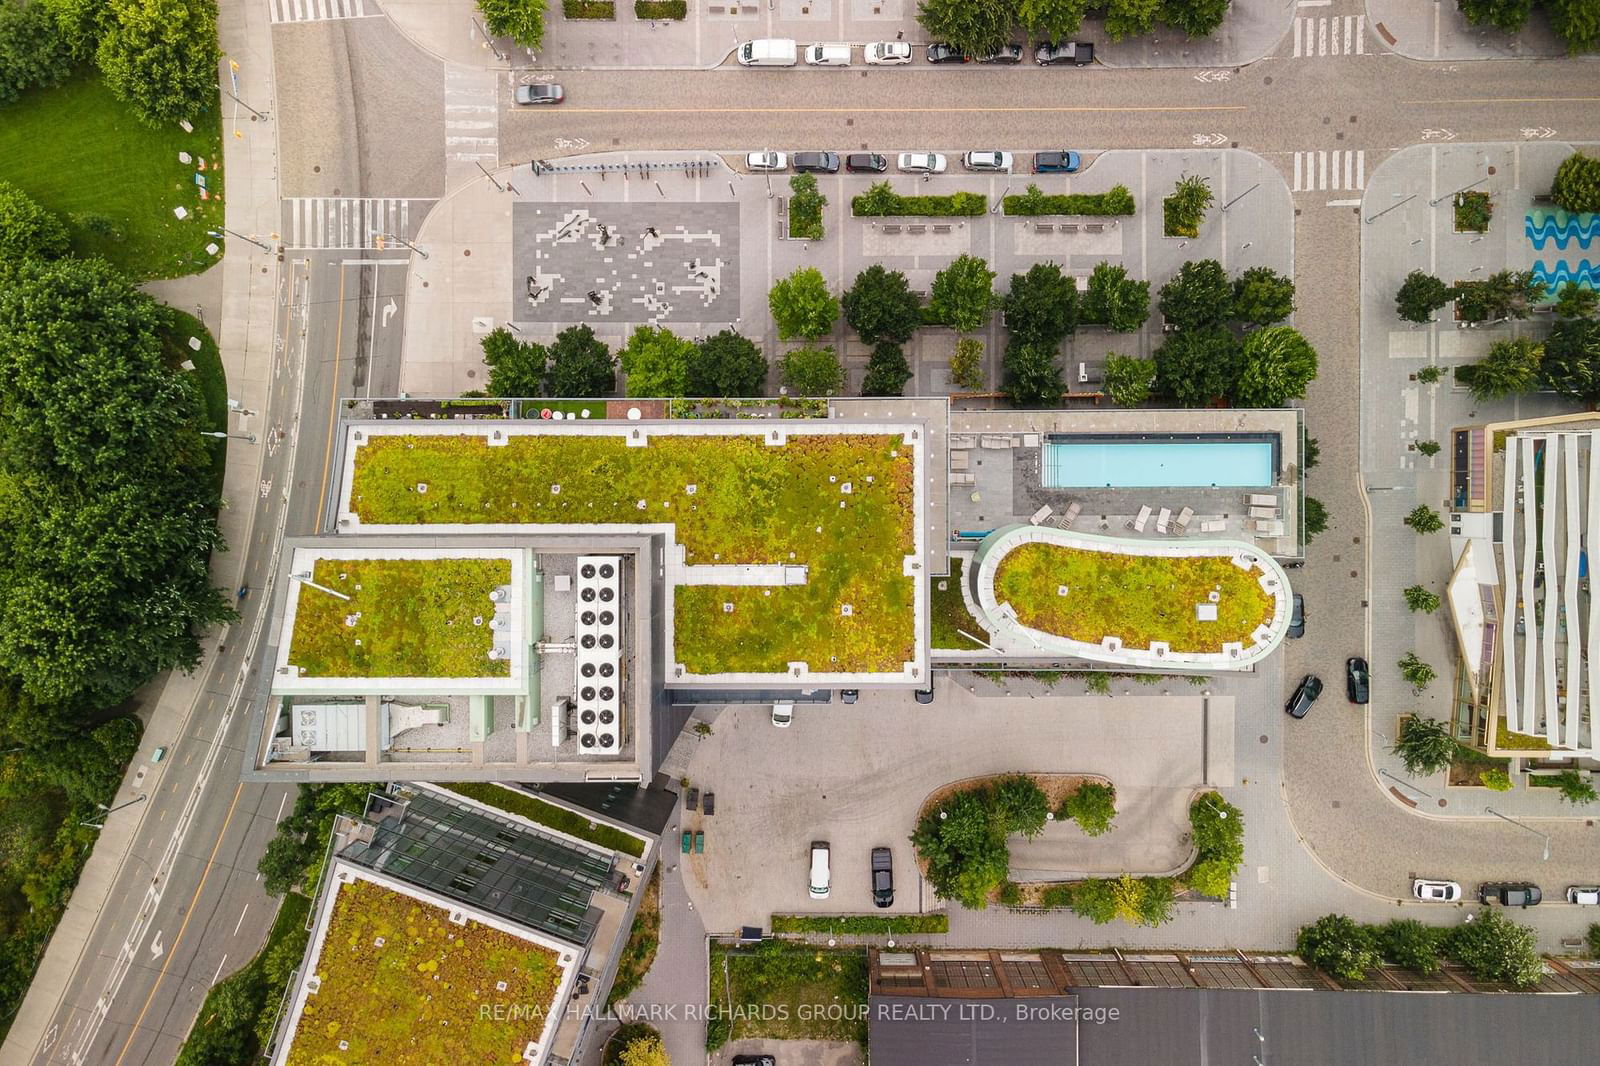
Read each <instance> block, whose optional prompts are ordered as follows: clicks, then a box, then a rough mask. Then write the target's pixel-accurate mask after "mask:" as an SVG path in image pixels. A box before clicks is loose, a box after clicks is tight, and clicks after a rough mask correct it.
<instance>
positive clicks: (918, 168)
mask: <svg viewBox="0 0 1600 1066" xmlns="http://www.w3.org/2000/svg"><path fill="white" fill-rule="evenodd" d="M896 165H897V166H898V167H899V168H900V171H901V172H902V173H905V174H943V173H944V168H945V158H944V156H942V155H940V154H939V153H938V152H901V153H900V157H899V159H898V160H896Z"/></svg>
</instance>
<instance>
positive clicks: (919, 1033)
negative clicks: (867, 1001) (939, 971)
mask: <svg viewBox="0 0 1600 1066" xmlns="http://www.w3.org/2000/svg"><path fill="white" fill-rule="evenodd" d="M1076 1005H1077V1004H1076V999H1075V997H1073V996H1049V997H1041V998H1039V999H924V998H919V997H912V996H874V997H873V998H872V1002H871V1014H870V1016H869V1018H868V1021H867V1049H868V1059H869V1061H870V1063H871V1066H1031V1064H1034V1063H1037V1064H1039V1066H1046V1064H1048V1066H1076V1064H1077V1062H1078V1058H1077V1028H1078V1027H1077V1025H1076V1023H1074V1022H1073V1021H1072V1020H1070V1017H1064V1016H1063V1015H1066V1014H1068V1013H1069V1012H1070V1011H1071V1010H1072V1009H1073V1008H1074V1007H1075V1006H1076ZM1086 1061H1087V1060H1086ZM1155 1062H1156V1060H1151V1062H1150V1063H1149V1064H1147V1066H1154V1064H1155ZM1162 1066H1166V1064H1165V1063H1163V1064H1162Z"/></svg>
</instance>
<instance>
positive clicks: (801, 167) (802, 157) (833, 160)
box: [789, 152, 839, 174]
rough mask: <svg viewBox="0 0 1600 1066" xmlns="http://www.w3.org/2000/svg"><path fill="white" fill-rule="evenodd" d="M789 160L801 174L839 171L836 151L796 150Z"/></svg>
mask: <svg viewBox="0 0 1600 1066" xmlns="http://www.w3.org/2000/svg"><path fill="white" fill-rule="evenodd" d="M789 161H790V162H791V163H792V164H793V165H794V168H795V170H797V171H799V172H800V173H802V174H837V173H839V153H838V152H796V153H795V154H794V155H793V156H791V157H790V160H789Z"/></svg>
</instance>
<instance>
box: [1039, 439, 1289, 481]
mask: <svg viewBox="0 0 1600 1066" xmlns="http://www.w3.org/2000/svg"><path fill="white" fill-rule="evenodd" d="M1043 465H1044V487H1045V488H1047V489H1073V488H1104V487H1106V486H1108V485H1109V486H1111V487H1113V488H1130V489H1131V488H1194V487H1202V488H1204V487H1209V486H1212V485H1216V486H1222V487H1227V488H1267V487H1269V486H1270V485H1271V484H1272V482H1273V470H1272V443H1271V442H1270V441H1238V440H1229V441H1208V440H1156V441H1076V442H1070V443H1060V444H1046V445H1045V446H1044V464H1043Z"/></svg>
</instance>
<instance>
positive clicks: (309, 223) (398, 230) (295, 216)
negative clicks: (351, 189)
mask: <svg viewBox="0 0 1600 1066" xmlns="http://www.w3.org/2000/svg"><path fill="white" fill-rule="evenodd" d="M424 202H425V201H424ZM411 204H412V201H411V200H407V199H401V198H393V199H391V198H369V199H358V198H355V197H348V196H295V197H287V198H285V199H284V201H283V206H284V213H285V216H286V217H285V220H284V230H283V232H284V236H285V237H286V238H287V241H286V242H285V243H286V244H287V245H288V246H289V247H290V248H377V247H379V238H380V237H381V236H384V235H386V234H398V235H400V236H402V237H406V238H408V239H409V238H411V237H413V236H415V234H414V233H413V232H412V230H411ZM425 213H426V212H425V211H421V210H419V211H418V212H417V221H418V222H420V221H421V220H422V216H423V215H424V214H425ZM396 243H397V242H394V241H388V242H387V244H388V246H389V247H394V246H395V244H396Z"/></svg>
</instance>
